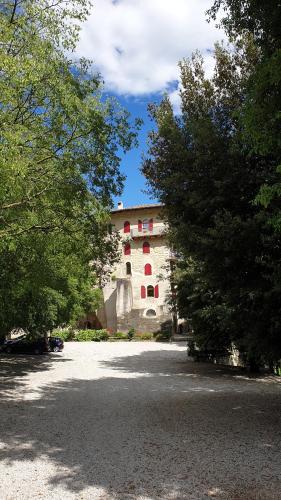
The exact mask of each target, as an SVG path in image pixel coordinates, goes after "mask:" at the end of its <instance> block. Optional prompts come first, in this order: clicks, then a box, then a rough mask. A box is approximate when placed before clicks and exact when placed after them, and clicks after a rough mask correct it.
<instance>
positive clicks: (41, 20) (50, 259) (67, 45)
mask: <svg viewBox="0 0 281 500" xmlns="http://www.w3.org/2000/svg"><path fill="white" fill-rule="evenodd" d="M88 7H89V3H88V1H87V0H73V1H71V2H69V1H68V0H56V1H52V0H38V1H36V2H34V1H33V0H6V1H5V2H2V3H0V33H1V45H0V65H1V75H0V95H1V106H0V134H1V136H0V137H1V138H0V169H1V170H0V171H1V174H0V175H1V179H0V181H1V182H0V238H1V239H0V261H1V281H2V286H1V297H0V300H1V304H5V306H3V309H2V311H1V317H2V324H3V325H7V328H8V325H9V327H13V326H14V327H26V326H28V325H29V326H30V324H31V323H32V321H33V323H34V321H35V320H34V319H32V321H31V320H30V321H29V319H27V315H28V313H27V311H28V310H29V305H28V301H30V302H29V304H30V307H31V309H32V308H33V306H34V307H35V304H36V300H38V311H37V312H36V311H35V313H34V314H33V313H32V314H31V316H32V317H33V318H35V317H38V318H39V316H40V314H41V313H40V312H39V309H40V303H42V304H45V303H46V304H47V302H48V301H49V302H48V303H52V304H53V303H54V302H56V300H57V305H56V306H55V307H53V311H54V310H55V309H56V308H57V311H59V310H60V314H57V316H56V317H55V314H53V312H52V318H53V319H52V321H51V323H52V324H53V325H54V326H55V324H56V323H58V321H61V320H62V319H63V318H64V320H67V318H68V319H69V318H70V317H72V316H73V314H72V313H73V312H74V311H76V312H77V311H78V310H79V313H80V314H81V311H82V310H81V307H80V306H81V304H85V303H86V302H87V304H88V303H89V300H90V297H89V289H90V283H91V284H93V279H94V276H95V279H96V280H97V275H98V274H100V273H101V271H102V270H103V269H104V267H105V263H106V264H110V262H112V260H114V259H115V258H116V255H117V254H116V241H115V240H116V239H115V236H114V235H112V236H110V235H109V234H108V232H107V230H106V228H107V224H108V222H109V217H108V209H109V207H110V206H112V196H113V195H116V194H119V193H120V190H121V189H122V183H123V177H122V175H121V174H120V171H119V163H120V157H119V151H120V149H122V148H123V149H124V150H126V149H128V148H129V147H130V145H131V144H132V142H133V141H134V139H135V134H134V133H133V132H131V131H130V129H129V123H128V119H129V117H128V113H127V112H126V111H124V110H123V109H121V108H120V107H119V105H118V103H116V102H115V101H113V100H108V99H107V100H106V99H104V98H103V96H102V81H101V77H100V76H99V75H97V74H92V73H91V71H90V67H91V64H90V62H89V61H86V60H77V59H75V58H74V57H73V58H72V57H71V54H72V53H73V51H74V49H75V45H76V42H77V40H78V35H79V26H80V25H81V23H82V22H83V21H84V19H85V18H86V16H87V13H88ZM97 250H98V251H97ZM72 259H73V260H72ZM40 262H41V264H40ZM89 272H90V276H89ZM61 275H63V277H64V278H63V279H62V277H61ZM83 279H84V283H83ZM100 279H101V277H100ZM66 282H68V284H66ZM70 282H71V286H70V285H69V283H70ZM4 283H5V286H4ZM72 292H73V293H72ZM84 292H85V297H83V293H84ZM36 294H37V295H36ZM71 294H72V296H71ZM61 296H62V297H61ZM75 297H76V302H75V300H74V299H75ZM10 298H11V300H10ZM45 299H46V300H45ZM49 299H50V300H49ZM84 299H85V300H84ZM40 301H41V302H40ZM44 301H45V302H44ZM90 302H91V300H90ZM63 303H64V304H65V310H64V312H62V309H63V307H62V304H63ZM71 304H72V310H71V307H70V305H71ZM44 308H45V311H47V309H48V308H47V307H45V305H44V306H43V305H42V308H41V309H42V310H43V309H44ZM35 309H36V308H35ZM66 311H68V313H67V314H66ZM25 313H26V314H25ZM36 314H37V316H36ZM46 314H47V313H46ZM11 318H14V319H13V321H12V320H11ZM38 321H39V319H38ZM40 321H41V320H40ZM44 321H45V320H44ZM45 323H46V324H47V323H48V322H47V321H45ZM33 329H34V328H33ZM2 330H3V328H2Z"/></svg>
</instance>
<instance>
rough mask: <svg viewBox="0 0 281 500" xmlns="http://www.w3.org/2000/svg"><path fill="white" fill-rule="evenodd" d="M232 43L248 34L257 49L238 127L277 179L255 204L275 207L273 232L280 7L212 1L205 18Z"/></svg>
mask: <svg viewBox="0 0 281 500" xmlns="http://www.w3.org/2000/svg"><path fill="white" fill-rule="evenodd" d="M221 10H223V16H222V19H221V24H222V26H223V27H224V29H225V30H226V33H227V34H228V35H229V36H230V38H231V39H232V40H234V41H237V40H238V39H239V37H241V36H243V35H245V33H246V34H250V35H251V36H252V37H253V40H254V43H255V44H256V46H257V47H258V48H259V60H258V61H257V64H256V65H255V67H254V68H253V70H252V73H251V75H249V79H248V82H247V88H246V93H245V102H244V106H243V108H242V109H241V116H240V119H241V124H242V125H243V134H244V137H245V140H246V141H247V142H248V143H249V144H250V145H251V147H252V149H253V151H254V152H255V153H256V154H263V155H270V156H271V158H272V159H273V158H274V161H275V165H276V170H277V173H278V174H279V176H278V177H277V179H276V181H275V182H274V183H273V184H270V183H269V182H268V181H267V180H266V183H265V184H264V185H263V186H262V187H261V188H260V191H259V193H258V196H257V202H259V203H262V204H263V205H264V206H265V207H268V206H269V205H270V204H271V205H272V206H273V207H274V204H275V201H276V199H277V207H276V208H275V210H274V213H273V214H272V213H270V221H271V223H273V225H274V227H275V229H276V230H277V231H279V232H280V230H281V212H280V203H279V200H280V197H281V179H280V174H281V134H280V131H281V119H280V116H281V4H280V2H279V1H278V0H267V1H266V2H264V1H262V0H251V1H249V0H215V2H214V5H213V7H212V8H211V9H210V10H209V12H208V13H209V16H210V17H211V18H213V19H216V18H217V16H218V13H219V12H220V11H221Z"/></svg>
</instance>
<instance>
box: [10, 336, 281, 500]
mask: <svg viewBox="0 0 281 500" xmlns="http://www.w3.org/2000/svg"><path fill="white" fill-rule="evenodd" d="M0 376H1V383H0V395H1V408H0V410H1V413H0V438H1V439H0V458H1V460H0V499H1V500H4V499H5V500H8V499H9V500H25V499H37V498H38V499H56V500H61V499H109V500H111V499H112V500H113V499H118V500H127V499H136V500H149V499H152V500H154V499H161V500H162V499H178V500H181V499H187V500H189V499H190V500H192V499H194V500H195V499H196V500H204V499H208V498H218V499H227V500H228V499H229V500H242V499H243V500H252V499H260V500H267V499H268V500H269V499H270V500H272V499H281V439H280V438H281V434H280V432H281V426H280V420H281V419H280V409H281V383H279V381H278V380H277V379H276V378H274V377H267V378H260V379H251V378H248V377H247V376H246V375H244V374H243V373H239V372H237V371H231V370H227V369H222V368H220V367H218V366H216V365H204V364H201V363H192V362H187V361H186V353H185V348H184V346H181V345H176V344H157V343H149V342H132V343H128V342H118V343H94V342H92V343H90V342H89V343H88V342H87V343H68V344H66V346H65V350H64V353H63V354H62V355H61V354H54V355H51V356H38V357H35V356H17V357H14V356H10V357H9V356H4V355H2V356H1V357H0Z"/></svg>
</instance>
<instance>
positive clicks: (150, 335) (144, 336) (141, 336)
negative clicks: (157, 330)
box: [135, 332, 153, 340]
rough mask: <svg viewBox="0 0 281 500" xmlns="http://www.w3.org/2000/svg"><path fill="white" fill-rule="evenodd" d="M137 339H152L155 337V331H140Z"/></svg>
mask: <svg viewBox="0 0 281 500" xmlns="http://www.w3.org/2000/svg"><path fill="white" fill-rule="evenodd" d="M135 339H137V340H152V339H153V333H150V332H145V333H138V334H137V335H136V336H135Z"/></svg>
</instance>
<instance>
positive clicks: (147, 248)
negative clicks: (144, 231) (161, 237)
mask: <svg viewBox="0 0 281 500" xmlns="http://www.w3.org/2000/svg"><path fill="white" fill-rule="evenodd" d="M142 250H143V253H150V244H149V243H148V241H145V242H144V244H143V245H142Z"/></svg>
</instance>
